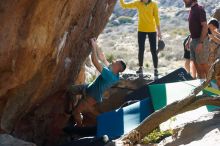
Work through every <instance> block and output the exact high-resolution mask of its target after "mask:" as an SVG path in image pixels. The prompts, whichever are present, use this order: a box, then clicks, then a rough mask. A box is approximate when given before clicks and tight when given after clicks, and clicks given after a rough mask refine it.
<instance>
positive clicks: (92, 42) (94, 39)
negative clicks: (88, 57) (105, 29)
mask: <svg viewBox="0 0 220 146" xmlns="http://www.w3.org/2000/svg"><path fill="white" fill-rule="evenodd" d="M91 44H92V48H93V49H96V48H98V45H97V42H96V38H92V39H91Z"/></svg>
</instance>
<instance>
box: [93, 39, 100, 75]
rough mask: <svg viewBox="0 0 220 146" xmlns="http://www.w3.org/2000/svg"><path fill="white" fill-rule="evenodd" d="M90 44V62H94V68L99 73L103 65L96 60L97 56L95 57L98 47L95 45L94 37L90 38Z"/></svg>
mask: <svg viewBox="0 0 220 146" xmlns="http://www.w3.org/2000/svg"><path fill="white" fill-rule="evenodd" d="M91 44H92V55H91V58H92V63H93V64H94V66H95V67H96V69H97V70H98V71H99V72H100V73H101V72H102V69H103V66H102V65H101V63H99V61H98V57H97V48H98V46H97V43H96V39H95V38H92V39H91Z"/></svg>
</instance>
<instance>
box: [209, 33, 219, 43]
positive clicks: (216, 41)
mask: <svg viewBox="0 0 220 146" xmlns="http://www.w3.org/2000/svg"><path fill="white" fill-rule="evenodd" d="M209 37H210V38H211V39H212V40H213V41H214V42H215V43H218V44H220V39H219V38H218V37H216V36H214V35H210V36H209Z"/></svg>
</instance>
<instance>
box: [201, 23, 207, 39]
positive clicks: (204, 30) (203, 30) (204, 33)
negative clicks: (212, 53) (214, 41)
mask: <svg viewBox="0 0 220 146" xmlns="http://www.w3.org/2000/svg"><path fill="white" fill-rule="evenodd" d="M207 34H208V26H207V25H205V26H203V27H202V33H201V36H200V39H199V41H200V42H204V40H205V38H206V37H207Z"/></svg>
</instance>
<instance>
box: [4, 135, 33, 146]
mask: <svg viewBox="0 0 220 146" xmlns="http://www.w3.org/2000/svg"><path fill="white" fill-rule="evenodd" d="M0 145H1V146H36V145H35V144H33V143H29V142H25V141H23V140H19V139H17V138H14V137H12V136H10V135H7V134H2V135H0Z"/></svg>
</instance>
